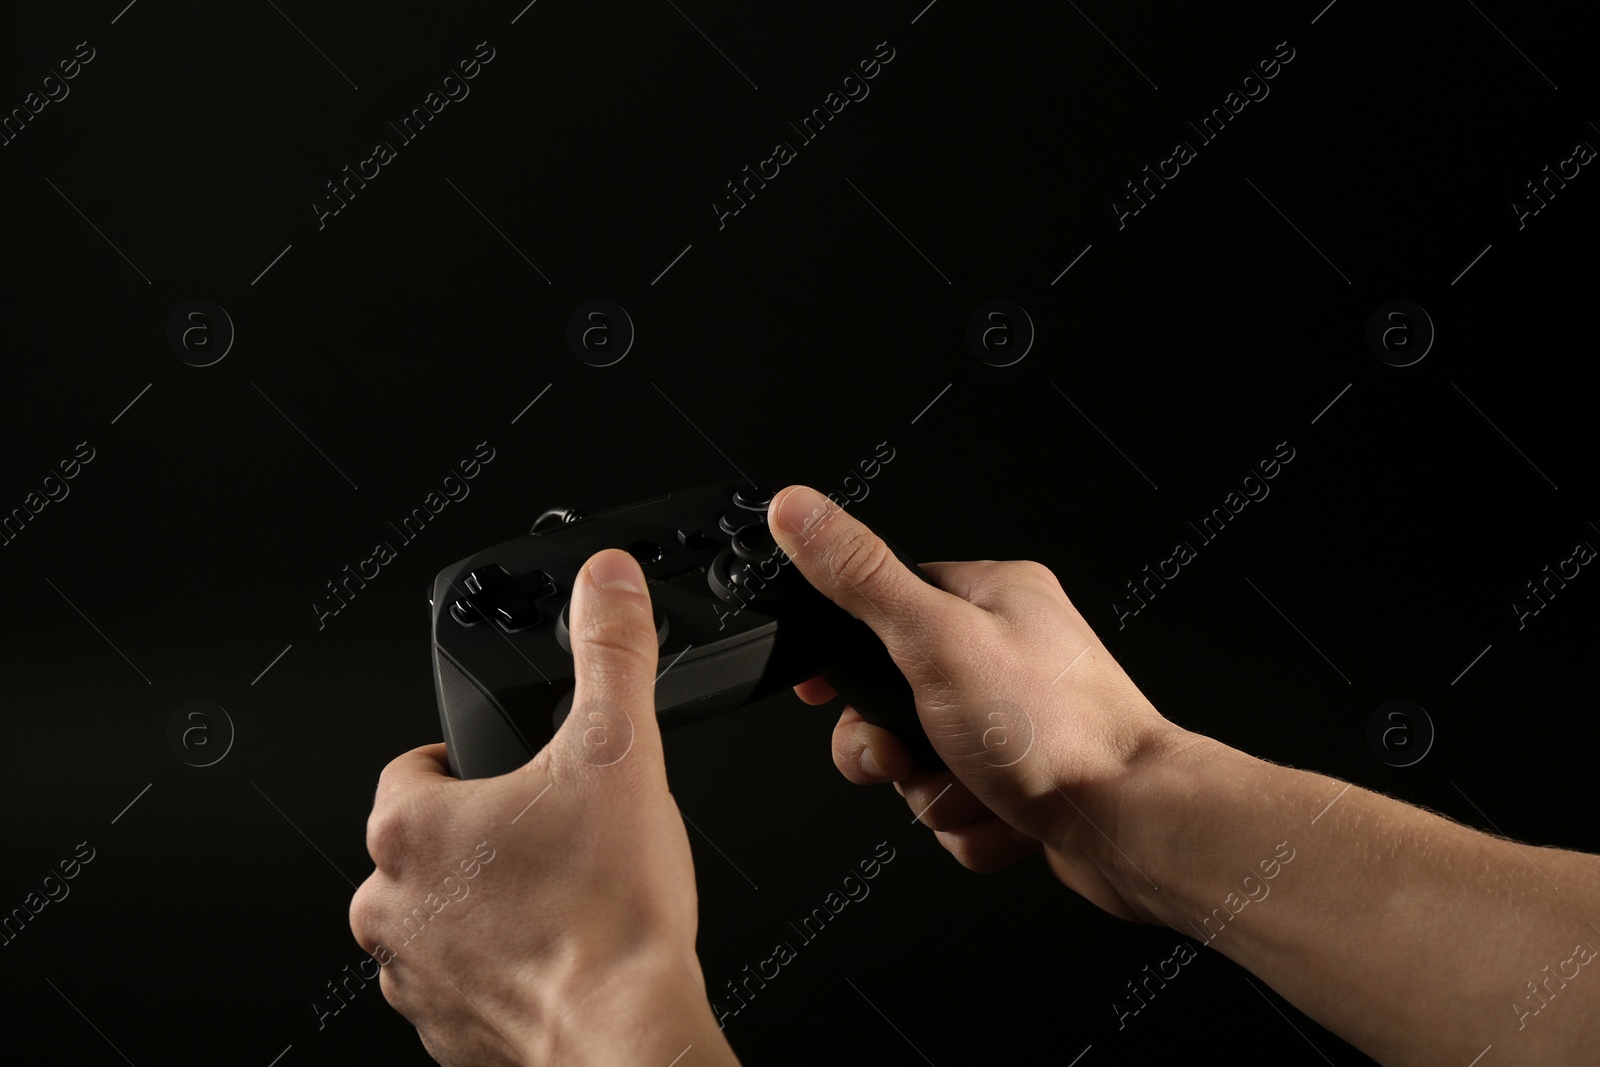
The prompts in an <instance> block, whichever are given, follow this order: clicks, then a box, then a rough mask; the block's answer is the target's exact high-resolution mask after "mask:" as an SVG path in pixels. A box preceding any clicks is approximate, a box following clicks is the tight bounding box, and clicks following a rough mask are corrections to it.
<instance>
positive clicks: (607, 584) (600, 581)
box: [589, 551, 644, 593]
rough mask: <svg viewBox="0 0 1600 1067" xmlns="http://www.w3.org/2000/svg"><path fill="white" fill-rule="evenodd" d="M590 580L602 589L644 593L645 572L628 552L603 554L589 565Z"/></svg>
mask: <svg viewBox="0 0 1600 1067" xmlns="http://www.w3.org/2000/svg"><path fill="white" fill-rule="evenodd" d="M589 579H590V581H592V582H594V584H595V585H598V586H599V587H600V588H602V589H626V590H627V591H628V592H630V593H639V592H643V591H644V580H643V579H644V572H643V571H641V570H640V569H639V564H638V563H636V562H634V559H633V557H632V556H630V555H628V554H627V553H626V552H621V551H617V552H602V553H601V554H600V555H598V556H596V557H595V560H594V562H593V563H591V564H589Z"/></svg>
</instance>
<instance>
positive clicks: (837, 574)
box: [767, 485, 976, 682]
mask: <svg viewBox="0 0 1600 1067" xmlns="http://www.w3.org/2000/svg"><path fill="white" fill-rule="evenodd" d="M767 521H768V525H770V526H771V528H772V535H773V538H774V539H775V540H776V541H777V542H778V546H779V547H780V548H782V549H783V552H784V554H785V555H786V556H788V557H789V559H790V560H792V561H793V562H794V564H795V565H796V566H797V567H799V569H800V573H802V574H804V575H805V576H806V579H807V580H808V581H809V582H810V583H811V584H812V585H814V586H816V588H817V590H818V591H819V592H821V593H822V594H823V595H824V596H826V597H827V598H828V599H829V600H831V601H833V602H834V603H835V604H837V605H839V606H840V607H841V608H843V609H844V610H845V611H847V612H849V613H850V614H851V615H853V616H855V617H856V618H858V619H860V620H861V621H862V622H864V623H866V624H867V626H869V627H871V629H872V631H873V633H875V634H877V635H878V637H879V639H880V640H882V641H883V643H884V646H885V647H886V648H887V649H888V650H889V655H890V656H891V657H893V659H894V661H895V663H896V664H897V665H898V666H899V667H900V669H901V671H902V672H903V673H904V674H905V675H906V677H907V678H908V679H909V680H911V681H913V682H916V681H918V680H928V681H932V680H933V679H935V678H940V677H942V675H941V673H940V671H939V669H938V667H937V666H936V662H937V661H938V660H939V659H941V658H942V655H941V654H942V653H944V652H945V651H946V650H949V649H951V648H953V647H954V645H953V644H952V638H954V637H955V636H956V635H957V634H958V633H959V630H960V628H961V626H962V624H963V621H964V619H963V615H964V612H965V611H971V610H976V609H973V608H972V606H971V605H970V604H968V603H967V602H966V601H964V600H962V599H961V598H960V597H958V596H955V595H953V594H951V593H947V592H945V591H944V590H942V589H939V588H937V587H935V586H933V585H932V584H930V583H929V582H927V581H925V580H923V578H922V577H921V576H920V575H918V574H916V573H914V572H913V571H912V570H911V569H910V568H909V567H907V565H906V564H905V563H903V562H901V561H900V559H899V558H897V557H896V555H895V553H894V552H893V550H891V549H890V548H889V546H888V545H887V544H886V543H885V542H884V540H883V538H881V537H879V536H878V535H877V534H875V533H873V532H872V531H871V530H869V529H868V528H867V527H866V525H865V524H863V523H862V522H861V521H860V520H858V519H857V518H856V517H855V516H853V515H850V514H849V513H847V512H846V511H845V510H844V509H843V508H841V507H839V506H838V505H837V504H835V503H834V502H833V501H831V500H829V499H828V498H827V497H825V496H823V495H822V494H821V493H819V492H817V491H816V490H815V489H811V488H809V487H807V486H804V485H792V486H790V487H789V488H787V489H785V490H783V491H782V492H780V493H779V494H778V495H777V496H775V497H773V500H772V504H771V505H770V509H769V512H768V519H767Z"/></svg>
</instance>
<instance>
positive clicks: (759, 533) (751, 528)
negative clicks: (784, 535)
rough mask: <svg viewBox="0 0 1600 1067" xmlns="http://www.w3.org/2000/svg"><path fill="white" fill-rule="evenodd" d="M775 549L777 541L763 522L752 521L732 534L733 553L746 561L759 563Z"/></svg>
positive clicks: (776, 548)
mask: <svg viewBox="0 0 1600 1067" xmlns="http://www.w3.org/2000/svg"><path fill="white" fill-rule="evenodd" d="M777 550H778V542H776V541H774V540H773V539H772V531H771V530H769V529H768V528H767V524H766V523H764V522H752V523H751V524H750V525H748V526H745V527H743V528H741V529H740V530H739V532H738V533H736V534H734V535H733V554H734V555H736V556H738V557H739V558H740V559H742V560H744V561H745V562H746V563H760V562H761V561H762V560H765V559H767V558H769V557H771V555H772V554H773V553H774V552H776V551H777Z"/></svg>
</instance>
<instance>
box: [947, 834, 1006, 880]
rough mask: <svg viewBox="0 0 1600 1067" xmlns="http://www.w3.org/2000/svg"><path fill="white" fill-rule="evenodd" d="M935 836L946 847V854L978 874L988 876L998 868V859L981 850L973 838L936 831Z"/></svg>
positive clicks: (1000, 864)
mask: <svg viewBox="0 0 1600 1067" xmlns="http://www.w3.org/2000/svg"><path fill="white" fill-rule="evenodd" d="M934 836H936V837H937V838H938V839H939V844H941V845H943V846H944V849H945V851H946V852H948V853H950V855H952V856H954V857H955V860H956V862H957V863H959V864H961V866H963V867H965V868H966V869H967V870H969V871H972V872H974V873H976V874H988V873H990V872H991V871H994V870H996V869H997V868H998V867H1001V866H1004V864H1003V863H998V862H997V861H996V857H995V856H993V855H992V854H991V853H990V852H989V851H988V850H986V849H983V848H980V847H979V846H978V845H977V844H976V842H974V841H973V840H971V838H970V837H969V836H968V835H966V834H962V833H959V832H947V831H935V834H934Z"/></svg>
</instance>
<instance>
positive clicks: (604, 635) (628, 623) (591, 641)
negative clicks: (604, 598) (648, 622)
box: [575, 616, 656, 662]
mask: <svg viewBox="0 0 1600 1067" xmlns="http://www.w3.org/2000/svg"><path fill="white" fill-rule="evenodd" d="M575 636H576V637H577V640H578V642H579V643H580V644H582V645H583V646H584V648H585V649H586V650H589V651H591V652H595V651H598V652H601V653H603V654H607V655H615V656H620V657H625V658H629V659H638V660H640V661H645V662H647V661H648V660H649V659H650V658H651V656H652V654H653V653H654V652H655V648H656V638H655V634H654V633H646V632H645V628H644V626H642V625H640V624H639V623H638V622H636V621H635V620H633V619H626V618H615V617H604V616H602V617H601V618H597V619H596V618H591V619H590V620H589V621H588V622H586V623H584V624H583V625H582V626H580V627H579V628H578V630H577V632H576V635H575Z"/></svg>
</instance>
